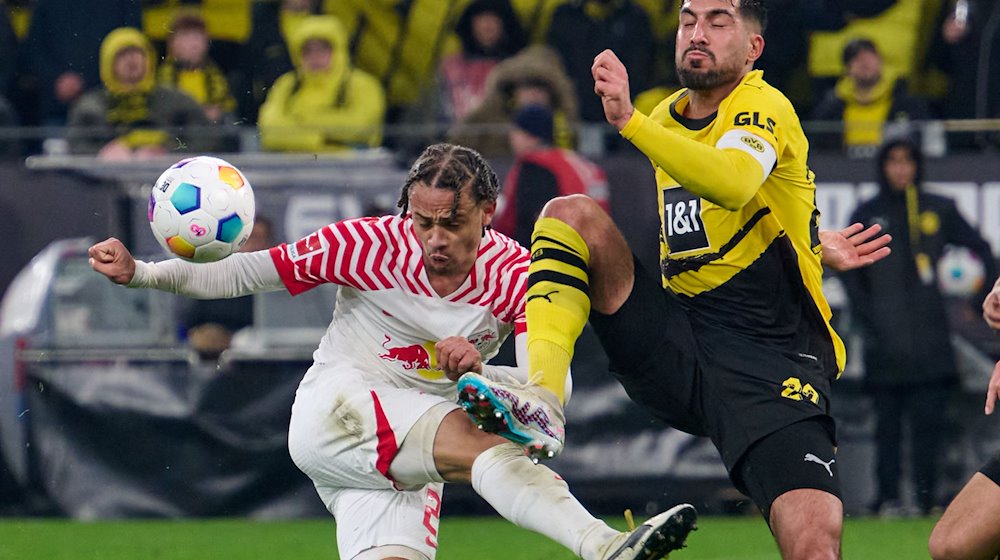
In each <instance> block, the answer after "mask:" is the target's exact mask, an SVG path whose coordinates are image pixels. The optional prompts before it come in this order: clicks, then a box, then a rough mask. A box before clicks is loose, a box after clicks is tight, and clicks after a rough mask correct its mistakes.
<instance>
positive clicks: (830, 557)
mask: <svg viewBox="0 0 1000 560" xmlns="http://www.w3.org/2000/svg"><path fill="white" fill-rule="evenodd" d="M843 517H844V506H843V504H842V503H841V501H840V498H838V497H837V496H834V495H833V494H830V493H828V492H825V491H823V490H816V489H813V488H800V489H798V490H792V491H790V492H786V493H784V494H782V495H781V496H778V498H777V499H776V500H774V503H773V504H772V505H771V519H770V521H771V530H772V531H773V532H774V539H775V540H776V541H777V542H778V548H779V549H780V550H781V557H782V558H784V559H786V560H804V559H815V560H820V559H826V560H836V559H838V558H840V535H841V531H842V527H843Z"/></svg>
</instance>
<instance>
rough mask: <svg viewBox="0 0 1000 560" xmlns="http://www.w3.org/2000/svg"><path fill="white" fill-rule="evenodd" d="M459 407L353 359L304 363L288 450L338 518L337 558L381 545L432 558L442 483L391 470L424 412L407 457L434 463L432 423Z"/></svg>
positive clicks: (408, 444)
mask: <svg viewBox="0 0 1000 560" xmlns="http://www.w3.org/2000/svg"><path fill="white" fill-rule="evenodd" d="M458 409H459V407H458V405H457V404H455V403H454V402H451V401H449V400H447V399H445V398H444V397H441V396H438V395H432V394H428V393H423V392H420V391H419V390H417V389H401V388H398V387H389V386H384V385H376V384H373V382H372V381H371V380H370V379H365V377H364V375H363V374H362V373H361V372H360V371H358V370H357V369H355V368H353V367H351V366H345V365H330V364H316V365H313V366H312V367H311V368H309V371H307V372H306V375H305V377H304V378H303V379H302V382H301V383H300V384H299V388H298V390H297V391H296V393H295V402H294V403H293V404H292V417H291V422H290V425H289V429H288V450H289V454H290V455H291V457H292V460H293V461H295V464H296V465H298V467H299V468H300V469H301V470H302V472H304V473H306V474H307V475H308V476H309V478H311V479H312V481H313V484H314V485H315V486H316V491H317V492H318V493H319V496H320V498H321V499H322V500H323V503H324V504H325V505H326V507H327V509H328V510H329V511H330V513H332V514H333V516H334V518H335V519H336V520H337V545H338V548H339V550H340V557H341V558H344V559H345V560H346V559H350V558H354V556H356V555H357V554H359V553H360V552H362V551H364V550H367V549H369V548H372V547H376V546H384V545H402V546H406V547H409V548H413V549H414V550H417V551H419V552H421V553H422V554H424V555H425V556H427V557H428V558H431V559H432V558H434V552H435V551H436V548H437V523H438V516H439V515H440V510H441V495H442V484H440V483H439V482H435V477H432V476H427V477H426V480H423V479H421V477H419V476H410V477H407V478H408V479H409V480H407V482H406V484H403V483H399V482H398V481H395V480H393V478H392V476H391V475H390V473H389V470H390V466H391V465H392V463H393V460H394V459H396V457H397V454H398V452H399V449H400V446H402V445H403V441H404V439H405V438H406V437H407V435H409V434H410V432H411V430H412V429H413V427H414V424H416V423H417V422H418V420H420V419H421V418H422V417H424V416H427V418H425V419H424V422H421V424H420V427H421V429H420V430H416V431H414V433H413V437H412V438H411V440H409V441H407V442H406V443H407V450H408V453H407V458H408V459H410V461H408V462H409V463H410V464H417V463H420V462H423V463H424V466H426V465H427V464H430V465H431V470H433V467H432V466H433V444H434V439H433V437H434V434H435V433H436V431H437V426H438V425H440V422H441V419H442V418H444V416H445V415H446V414H447V413H449V412H451V411H452V410H458ZM429 412H430V414H429ZM416 440H420V441H416ZM415 450H416V451H417V452H418V453H417V455H418V456H416V457H414V453H413V451H415ZM415 468H416V467H415ZM438 479H439V478H438Z"/></svg>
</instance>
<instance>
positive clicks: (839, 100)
mask: <svg viewBox="0 0 1000 560" xmlns="http://www.w3.org/2000/svg"><path fill="white" fill-rule="evenodd" d="M842 58H843V62H844V76H843V77H842V78H841V79H840V80H838V81H837V84H836V85H835V86H834V87H833V89H831V90H829V91H828V92H826V94H825V95H824V96H823V98H822V100H821V101H820V102H819V103H818V104H817V105H816V107H815V108H814V109H813V113H812V118H813V120H817V121H840V122H842V123H843V132H842V133H839V134H830V133H827V134H822V133H820V134H813V135H812V136H811V137H810V143H811V144H813V145H816V146H819V147H824V148H834V147H838V146H839V147H841V148H842V149H843V150H844V151H845V152H846V153H847V155H849V156H852V157H871V156H872V155H873V154H874V153H875V152H876V151H877V150H878V146H879V145H880V144H881V143H882V140H883V138H884V136H885V134H884V133H885V129H886V127H887V126H888V125H896V126H899V127H901V128H902V129H903V130H909V129H910V124H909V123H910V122H911V121H919V120H921V119H924V118H926V117H927V104H926V103H925V101H924V100H923V99H921V98H919V97H917V96H914V95H911V94H910V93H909V90H908V89H907V83H906V80H904V79H902V78H900V77H899V76H897V75H896V74H895V73H894V72H893V71H892V70H891V69H889V68H887V67H886V66H885V65H884V64H883V60H882V55H881V54H880V53H879V51H878V47H876V46H875V43H874V42H872V41H871V40H869V39H865V38H859V39H854V40H852V41H851V42H849V43H848V44H847V45H846V46H845V47H844V50H843V53H842Z"/></svg>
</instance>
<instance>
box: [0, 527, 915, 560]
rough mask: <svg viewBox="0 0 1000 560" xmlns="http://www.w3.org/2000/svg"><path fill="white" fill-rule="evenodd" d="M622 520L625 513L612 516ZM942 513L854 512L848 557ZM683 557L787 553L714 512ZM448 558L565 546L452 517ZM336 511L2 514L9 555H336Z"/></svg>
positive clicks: (107, 559)
mask: <svg viewBox="0 0 1000 560" xmlns="http://www.w3.org/2000/svg"><path fill="white" fill-rule="evenodd" d="M612 523H613V524H614V525H615V526H618V527H621V526H622V525H623V522H621V523H619V522H617V521H612ZM933 525H934V520H933V519H918V520H898V521H882V520H877V519H864V518H856V519H848V520H847V522H846V524H845V528H844V557H845V558H848V559H873V560H875V559H878V560H882V559H887V558H892V559H897V558H902V559H912V558H927V557H928V555H927V536H928V535H929V534H930V531H931V528H932V527H933ZM699 527H700V528H699V530H698V531H697V532H695V533H693V534H692V535H691V537H690V538H689V539H688V545H689V547H688V548H686V549H685V550H683V551H681V552H678V553H675V554H674V555H673V556H672V559H673V560H708V559H712V560H722V559H734V560H735V559H737V558H738V559H742V560H758V559H759V560H764V559H777V558H778V554H777V552H776V549H775V546H774V543H773V542H772V540H771V535H770V533H769V532H768V530H767V527H766V526H765V525H764V523H763V521H761V520H760V519H759V518H757V517H706V518H702V519H701V520H699ZM437 557H438V559H439V560H459V559H461V560H466V559H475V560H562V559H567V560H568V559H571V558H573V555H572V554H570V553H569V552H567V551H566V550H565V549H563V548H562V547H560V546H559V545H557V544H555V543H554V542H552V541H549V540H547V539H546V538H545V537H541V536H538V535H535V534H534V533H530V532H528V531H525V530H522V529H519V528H517V527H514V526H513V525H511V524H510V523H507V522H506V521H503V520H502V519H499V518H451V519H449V518H447V517H446V518H445V519H444V520H443V521H442V522H441V539H440V548H439V550H438V555H437ZM336 558H337V545H336V539H335V536H334V526H333V521H332V520H305V521H273V522H265V521H248V520H244V519H227V520H205V521H191V520H185V521H114V522H109V521H102V522H92V523H85V522H73V521H64V520H26V519H0V560H35V559H38V560H216V559H218V560H270V559H275V560H279V559H280V560H285V559H291V560H335V559H336Z"/></svg>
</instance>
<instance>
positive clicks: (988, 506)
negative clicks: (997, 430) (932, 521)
mask: <svg viewBox="0 0 1000 560" xmlns="http://www.w3.org/2000/svg"><path fill="white" fill-rule="evenodd" d="M998 458H1000V456H998ZM928 547H929V548H930V553H931V557H932V558H934V559H935V560H951V559H964V560H977V559H991V558H996V556H997V555H998V554H1000V486H998V485H997V483H996V482H994V481H993V480H991V479H990V478H989V477H987V476H984V475H983V473H980V472H977V473H976V474H974V475H972V479H971V480H969V482H968V483H966V485H965V487H964V488H962V491H961V492H959V493H958V496H955V499H954V500H952V502H951V504H950V505H949V506H948V509H946V510H945V512H944V515H942V516H941V519H940V520H938V522H937V525H935V526H934V530H933V531H932V532H931V538H930V542H929V545H928Z"/></svg>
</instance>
